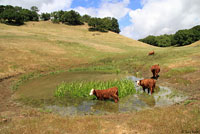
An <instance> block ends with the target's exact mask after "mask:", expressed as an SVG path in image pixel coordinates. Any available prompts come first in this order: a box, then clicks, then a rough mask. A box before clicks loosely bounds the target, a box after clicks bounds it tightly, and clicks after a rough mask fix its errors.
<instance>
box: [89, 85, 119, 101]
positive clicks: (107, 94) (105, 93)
mask: <svg viewBox="0 0 200 134" xmlns="http://www.w3.org/2000/svg"><path fill="white" fill-rule="evenodd" d="M90 95H95V96H96V97H97V99H98V100H105V99H111V98H113V99H114V101H115V103H117V102H118V101H119V97H118V88H117V87H112V88H108V89H104V90H96V89H92V90H91V91H90Z"/></svg>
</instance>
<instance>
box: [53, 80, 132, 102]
mask: <svg viewBox="0 0 200 134" xmlns="http://www.w3.org/2000/svg"><path fill="white" fill-rule="evenodd" d="M111 87H118V91H119V92H118V94H119V98H122V97H125V96H127V95H130V94H134V93H136V90H135V87H134V83H133V82H132V81H131V80H128V79H123V80H109V81H75V82H71V83H65V82H63V83H61V84H60V85H59V86H57V90H56V92H55V96H56V97H64V96H71V97H81V98H87V99H89V98H93V97H92V96H90V95H89V93H90V91H91V89H92V88H94V89H107V88H111Z"/></svg>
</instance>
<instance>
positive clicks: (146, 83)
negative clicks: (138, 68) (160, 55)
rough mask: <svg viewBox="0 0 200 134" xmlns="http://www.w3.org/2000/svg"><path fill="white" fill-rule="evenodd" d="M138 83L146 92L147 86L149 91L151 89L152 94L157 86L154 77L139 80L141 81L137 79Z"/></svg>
mask: <svg viewBox="0 0 200 134" xmlns="http://www.w3.org/2000/svg"><path fill="white" fill-rule="evenodd" d="M137 85H138V86H142V88H143V91H144V92H145V89H146V88H147V89H148V93H149V91H151V94H152V93H153V92H154V88H155V86H156V80H154V79H143V80H139V81H137Z"/></svg>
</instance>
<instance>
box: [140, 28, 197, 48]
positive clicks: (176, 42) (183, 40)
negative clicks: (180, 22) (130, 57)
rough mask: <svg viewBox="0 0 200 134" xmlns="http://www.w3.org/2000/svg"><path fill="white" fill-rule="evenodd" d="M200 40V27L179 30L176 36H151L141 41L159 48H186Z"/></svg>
mask: <svg viewBox="0 0 200 134" xmlns="http://www.w3.org/2000/svg"><path fill="white" fill-rule="evenodd" d="M198 40H200V25H197V26H194V27H192V28H191V29H184V30H179V31H177V32H176V33H175V34H170V35H167V34H164V35H160V36H153V35H149V36H147V37H146V38H143V39H139V41H142V42H144V43H147V44H150V45H153V46H158V47H169V46H185V45H189V44H191V43H193V42H195V41H198Z"/></svg>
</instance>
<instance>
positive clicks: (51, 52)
mask: <svg viewBox="0 0 200 134" xmlns="http://www.w3.org/2000/svg"><path fill="white" fill-rule="evenodd" d="M0 30H1V32H0V51H1V53H0V57H1V58H0V62H1V64H0V68H1V69H0V77H1V78H2V77H5V76H8V75H15V74H18V73H25V72H30V71H36V70H40V71H49V70H59V69H69V68H70V67H73V66H77V65H80V64H85V63H92V62H94V61H95V62H96V61H99V60H101V59H106V58H107V57H115V59H116V60H117V61H118V59H120V58H123V59H124V58H126V57H128V58H126V60H128V63H131V64H134V65H133V66H135V65H138V66H143V65H145V66H150V65H151V64H153V63H161V64H163V65H167V66H170V67H172V66H174V62H177V64H182V62H184V64H190V60H191V56H192V57H193V61H192V62H194V64H195V65H196V64H199V62H198V63H197V61H196V60H197V59H195V57H198V52H199V49H200V47H198V44H199V43H198V42H197V45H192V47H190V46H188V47H182V48H173V47H172V48H156V47H153V46H150V45H147V44H144V43H141V42H138V41H135V40H132V39H129V38H126V37H124V36H121V35H119V34H116V33H113V32H109V33H101V32H89V31H88V27H87V26H86V25H84V26H67V25H63V24H52V23H51V22H29V23H26V25H24V26H8V25H5V24H0ZM151 50H155V51H156V55H155V56H154V58H152V57H148V56H147V53H148V52H149V51H151ZM188 56H189V57H188ZM130 57H131V58H130ZM183 58H184V61H183V60H182V59H183ZM123 59H122V61H121V62H123V63H121V62H120V63H116V65H117V64H120V65H122V66H124V65H123V64H126V63H125V62H126V61H124V60H123ZM150 60H151V62H149V61H150ZM185 60H186V61H187V62H185ZM148 63H149V64H148ZM117 66H119V65H117Z"/></svg>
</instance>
